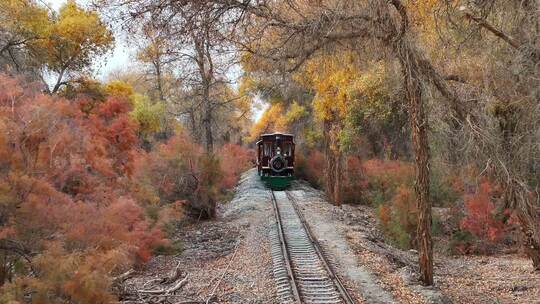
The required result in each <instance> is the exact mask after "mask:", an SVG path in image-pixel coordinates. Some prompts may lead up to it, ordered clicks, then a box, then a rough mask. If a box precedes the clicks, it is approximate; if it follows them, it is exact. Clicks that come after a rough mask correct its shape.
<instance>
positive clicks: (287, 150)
mask: <svg viewBox="0 0 540 304" xmlns="http://www.w3.org/2000/svg"><path fill="white" fill-rule="evenodd" d="M283 153H284V155H287V156H291V154H292V144H291V143H285V149H284V150H283Z"/></svg>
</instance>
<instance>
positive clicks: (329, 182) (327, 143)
mask: <svg viewBox="0 0 540 304" xmlns="http://www.w3.org/2000/svg"><path fill="white" fill-rule="evenodd" d="M331 127H332V123H331V122H330V121H328V120H325V121H324V157H325V160H326V167H325V173H326V174H325V179H324V181H325V185H324V190H325V192H326V197H327V198H328V199H329V200H331V201H332V203H334V202H333V200H334V198H335V197H334V184H335V179H336V176H335V173H336V171H335V158H334V153H333V151H332V134H331Z"/></svg>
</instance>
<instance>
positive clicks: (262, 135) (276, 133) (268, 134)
mask: <svg viewBox="0 0 540 304" xmlns="http://www.w3.org/2000/svg"><path fill="white" fill-rule="evenodd" d="M277 135H281V136H286V137H291V138H294V135H293V134H288V133H279V132H274V133H266V134H261V135H260V136H259V138H260V140H258V141H257V142H256V143H255V144H256V145H258V144H260V143H261V142H262V139H263V138H264V137H274V136H277Z"/></svg>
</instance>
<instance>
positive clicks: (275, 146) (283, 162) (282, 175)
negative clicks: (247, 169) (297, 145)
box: [257, 133, 294, 189]
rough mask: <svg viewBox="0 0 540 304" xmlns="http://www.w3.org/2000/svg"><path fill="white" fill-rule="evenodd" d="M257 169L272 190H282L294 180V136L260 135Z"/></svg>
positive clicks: (279, 134) (281, 134) (280, 134)
mask: <svg viewBox="0 0 540 304" xmlns="http://www.w3.org/2000/svg"><path fill="white" fill-rule="evenodd" d="M257 169H258V172H259V176H261V179H262V180H263V181H265V182H266V183H267V184H268V186H269V187H270V188H272V189H284V188H286V187H287V186H289V185H290V182H291V181H292V180H293V179H294V136H293V135H292V134H283V133H272V134H262V135H261V136H260V140H259V141H258V142H257Z"/></svg>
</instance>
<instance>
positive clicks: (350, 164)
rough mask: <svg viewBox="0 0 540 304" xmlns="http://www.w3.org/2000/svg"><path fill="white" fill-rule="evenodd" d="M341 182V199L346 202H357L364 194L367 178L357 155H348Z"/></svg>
mask: <svg viewBox="0 0 540 304" xmlns="http://www.w3.org/2000/svg"><path fill="white" fill-rule="evenodd" d="M344 177H345V182H344V183H343V200H344V202H346V203H358V202H360V201H361V200H362V199H363V198H364V195H365V191H366V189H367V188H368V185H369V183H368V180H367V179H366V177H365V172H364V168H363V166H362V161H361V159H360V158H359V157H357V156H348V157H347V163H346V171H345V176H344Z"/></svg>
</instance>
